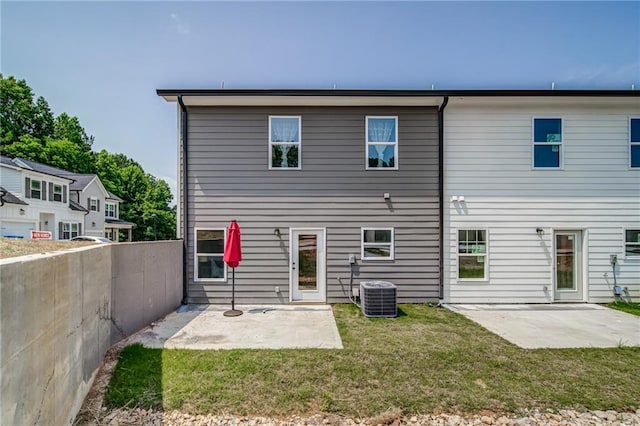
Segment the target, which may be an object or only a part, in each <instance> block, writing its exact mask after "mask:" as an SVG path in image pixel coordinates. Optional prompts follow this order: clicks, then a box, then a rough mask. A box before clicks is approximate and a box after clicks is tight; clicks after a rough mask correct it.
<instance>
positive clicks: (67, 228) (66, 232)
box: [60, 222, 79, 240]
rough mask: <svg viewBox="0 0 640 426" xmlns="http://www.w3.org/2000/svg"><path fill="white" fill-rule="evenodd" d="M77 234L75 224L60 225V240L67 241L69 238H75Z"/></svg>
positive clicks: (77, 228) (77, 230)
mask: <svg viewBox="0 0 640 426" xmlns="http://www.w3.org/2000/svg"><path fill="white" fill-rule="evenodd" d="M78 234H79V226H78V224H77V223H67V222H64V223H63V224H62V236H61V237H60V239H61V240H69V239H71V238H75V237H77V236H78Z"/></svg>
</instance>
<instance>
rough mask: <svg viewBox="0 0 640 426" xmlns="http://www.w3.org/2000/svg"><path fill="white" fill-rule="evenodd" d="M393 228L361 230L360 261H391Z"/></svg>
mask: <svg viewBox="0 0 640 426" xmlns="http://www.w3.org/2000/svg"><path fill="white" fill-rule="evenodd" d="M393 255H394V235H393V228H362V241H361V254H360V258H361V259H362V260H393V258H394V256H393Z"/></svg>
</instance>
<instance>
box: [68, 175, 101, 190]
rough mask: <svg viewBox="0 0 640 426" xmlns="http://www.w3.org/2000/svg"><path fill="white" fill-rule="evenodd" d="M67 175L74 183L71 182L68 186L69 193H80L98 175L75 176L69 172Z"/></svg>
mask: <svg viewBox="0 0 640 426" xmlns="http://www.w3.org/2000/svg"><path fill="white" fill-rule="evenodd" d="M67 173H68V175H67V176H71V177H73V179H74V180H75V182H73V183H72V184H71V185H69V189H70V190H71V191H82V190H83V189H85V188H86V187H87V186H89V184H90V183H91V182H92V181H93V180H94V179H95V178H97V177H98V175H96V174H76V173H71V172H67Z"/></svg>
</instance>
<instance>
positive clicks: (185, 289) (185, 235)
mask: <svg viewBox="0 0 640 426" xmlns="http://www.w3.org/2000/svg"><path fill="white" fill-rule="evenodd" d="M178 103H179V104H180V109H181V113H182V114H181V119H182V120H181V124H180V132H181V134H182V135H181V138H182V176H181V178H182V212H181V216H182V223H183V228H182V304H183V305H187V304H188V300H189V285H188V283H187V279H188V278H187V277H188V275H189V273H188V271H189V262H188V261H187V258H188V255H189V211H188V210H187V208H188V207H189V186H188V184H187V181H188V176H189V173H188V171H189V169H188V161H187V124H188V117H187V107H186V106H185V105H184V102H182V95H178Z"/></svg>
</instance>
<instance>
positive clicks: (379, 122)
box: [365, 117, 398, 170]
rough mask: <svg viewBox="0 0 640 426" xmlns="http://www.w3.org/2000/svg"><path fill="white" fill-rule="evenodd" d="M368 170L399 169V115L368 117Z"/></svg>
mask: <svg viewBox="0 0 640 426" xmlns="http://www.w3.org/2000/svg"><path fill="white" fill-rule="evenodd" d="M365 127H366V129H365V131H366V133H367V163H366V165H367V167H366V168H367V170H369V169H392V170H397V169H398V117H367V118H366V126H365Z"/></svg>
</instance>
